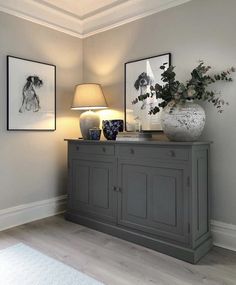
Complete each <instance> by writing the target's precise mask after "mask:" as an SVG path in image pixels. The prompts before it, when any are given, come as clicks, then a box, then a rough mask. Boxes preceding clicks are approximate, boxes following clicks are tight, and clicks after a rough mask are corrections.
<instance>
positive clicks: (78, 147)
mask: <svg viewBox="0 0 236 285" xmlns="http://www.w3.org/2000/svg"><path fill="white" fill-rule="evenodd" d="M70 151H71V152H72V153H73V154H79V153H81V154H82V153H87V154H94V155H114V153H115V151H114V146H113V145H88V144H87V145H85V144H71V145H70Z"/></svg>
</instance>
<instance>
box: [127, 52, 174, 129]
mask: <svg viewBox="0 0 236 285" xmlns="http://www.w3.org/2000/svg"><path fill="white" fill-rule="evenodd" d="M164 63H165V65H166V67H169V66H170V64H171V54H170V53H166V54H161V55H158V56H153V57H148V58H144V59H139V60H134V61H130V62H126V63H125V110H124V112H125V128H126V131H136V130H137V125H141V129H142V131H161V130H162V129H161V124H160V113H161V112H159V113H158V114H155V115H149V114H148V113H149V111H150V108H151V107H152V105H153V106H154V105H156V104H158V103H159V101H158V100H160V99H156V98H154V97H153V98H148V99H147V100H145V101H142V102H140V101H139V102H138V103H136V104H133V103H132V102H133V101H134V100H135V99H136V98H137V97H138V96H139V95H144V94H146V93H148V92H150V86H151V85H155V84H156V83H159V84H162V83H163V82H162V80H161V74H162V73H163V70H161V69H160V66H161V65H163V64H164ZM139 128H140V127H139Z"/></svg>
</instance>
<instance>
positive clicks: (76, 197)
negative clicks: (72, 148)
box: [70, 156, 115, 221]
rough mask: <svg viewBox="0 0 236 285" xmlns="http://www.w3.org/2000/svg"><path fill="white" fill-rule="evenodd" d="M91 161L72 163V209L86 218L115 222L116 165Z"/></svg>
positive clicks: (83, 160) (84, 160)
mask: <svg viewBox="0 0 236 285" xmlns="http://www.w3.org/2000/svg"><path fill="white" fill-rule="evenodd" d="M88 157H89V156H88ZM90 159H91V160H89V158H88V159H72V161H71V165H70V172H71V173H70V180H71V183H70V184H71V186H70V188H71V191H70V207H71V208H72V209H74V210H77V211H78V212H80V213H81V214H83V213H86V216H91V217H93V218H100V219H104V220H110V221H113V220H114V219H115V218H114V216H115V214H114V211H115V207H114V205H115V203H114V201H113V185H114V171H115V167H114V163H113V162H112V161H110V162H107V161H99V160H93V158H90Z"/></svg>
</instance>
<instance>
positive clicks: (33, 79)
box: [19, 75, 43, 113]
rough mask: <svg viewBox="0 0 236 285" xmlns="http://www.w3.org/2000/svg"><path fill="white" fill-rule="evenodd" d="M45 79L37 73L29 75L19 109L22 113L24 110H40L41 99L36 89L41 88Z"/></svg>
mask: <svg viewBox="0 0 236 285" xmlns="http://www.w3.org/2000/svg"><path fill="white" fill-rule="evenodd" d="M42 85H43V81H42V80H41V79H40V78H39V77H38V76H36V75H34V76H28V77H27V80H26V83H25V85H24V87H23V90H22V96H23V97H22V104H21V107H20V109H19V112H20V113H23V112H24V111H33V112H38V111H39V109H40V100H39V96H38V95H37V93H36V91H35V89H36V88H40V87H42Z"/></svg>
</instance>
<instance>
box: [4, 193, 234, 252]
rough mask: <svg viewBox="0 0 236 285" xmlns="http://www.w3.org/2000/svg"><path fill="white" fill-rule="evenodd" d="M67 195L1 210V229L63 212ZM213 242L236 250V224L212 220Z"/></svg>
mask: <svg viewBox="0 0 236 285" xmlns="http://www.w3.org/2000/svg"><path fill="white" fill-rule="evenodd" d="M66 199H67V195H62V196H58V197H55V198H51V199H47V200H42V201H37V202H33V203H29V204H23V205H19V206H16V207H11V208H7V209H3V210H0V231H2V230H6V229H9V228H12V227H15V226H19V225H23V224H26V223H29V222H33V221H36V220H40V219H44V218H47V217H50V216H54V215H57V214H60V213H63V212H64V211H65V208H66ZM211 231H212V236H213V244H214V245H216V246H219V247H223V248H227V249H230V250H234V251H236V225H232V224H227V223H223V222H219V221H215V220H211Z"/></svg>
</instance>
